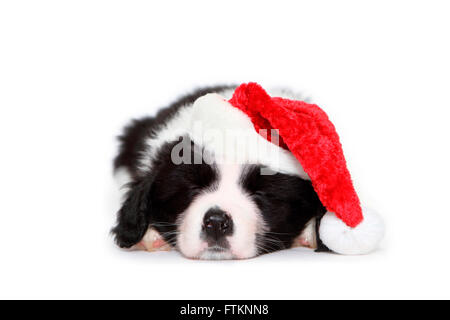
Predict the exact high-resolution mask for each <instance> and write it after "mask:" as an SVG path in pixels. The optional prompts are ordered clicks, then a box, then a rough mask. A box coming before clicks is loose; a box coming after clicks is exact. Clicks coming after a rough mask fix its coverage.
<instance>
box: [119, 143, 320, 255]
mask: <svg viewBox="0 0 450 320" xmlns="http://www.w3.org/2000/svg"><path fill="white" fill-rule="evenodd" d="M182 140H183V141H185V142H184V143H186V141H188V143H189V144H190V146H191V148H190V150H191V151H190V152H189V157H187V155H186V154H181V156H182V158H183V159H184V161H182V162H180V163H177V162H176V161H175V162H174V161H173V152H174V150H175V149H176V146H177V145H179V143H180V142H181V140H180V141H177V142H175V143H170V144H166V145H164V146H163V147H162V148H161V150H160V151H159V152H158V155H157V158H156V159H155V160H154V165H153V168H152V170H151V171H150V173H147V174H146V175H144V176H142V177H141V178H140V179H138V180H137V181H136V182H134V183H133V184H132V185H130V191H129V193H128V195H127V199H126V200H125V202H124V204H123V206H122V208H121V210H120V212H119V216H118V224H117V226H116V228H115V229H114V230H113V231H114V233H115V236H116V241H117V243H118V244H119V245H120V246H121V247H131V246H133V245H134V244H136V243H138V242H139V241H140V240H141V239H142V237H143V236H144V234H145V232H146V231H147V229H148V228H149V227H153V228H155V229H156V230H157V231H158V232H159V233H160V235H161V236H162V237H163V238H164V240H165V241H166V242H167V243H169V244H170V245H171V246H172V247H174V248H176V249H178V250H179V251H180V252H181V253H182V254H183V255H184V256H186V257H188V258H196V259H244V258H250V257H254V256H257V255H260V254H263V253H268V252H272V251H276V250H281V249H284V248H289V247H290V246H291V245H292V242H293V240H294V239H295V238H296V237H297V236H298V235H299V234H300V233H301V231H302V230H303V229H304V227H305V225H306V224H307V222H308V221H309V220H310V219H311V218H313V217H314V216H315V215H316V214H317V213H318V212H319V210H321V209H322V206H321V203H320V201H319V199H318V197H317V195H316V193H315V192H314V190H313V188H312V186H311V183H310V182H309V181H306V180H303V179H302V178H300V177H297V176H293V175H288V174H282V173H279V172H270V171H268V170H264V169H267V168H264V167H262V166H260V165H257V164H250V163H247V164H224V163H218V162H215V161H214V159H213V158H210V159H209V160H208V161H198V159H199V158H198V155H197V153H198V150H200V148H199V147H197V146H195V144H194V143H193V142H191V141H189V140H187V139H182ZM184 150H186V149H184ZM177 152H178V151H177ZM184 152H186V151H184ZM200 158H201V157H200Z"/></svg>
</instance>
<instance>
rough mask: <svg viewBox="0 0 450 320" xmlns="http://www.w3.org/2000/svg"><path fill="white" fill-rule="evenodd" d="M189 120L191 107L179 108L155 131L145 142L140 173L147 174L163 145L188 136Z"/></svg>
mask: <svg viewBox="0 0 450 320" xmlns="http://www.w3.org/2000/svg"><path fill="white" fill-rule="evenodd" d="M191 118H192V105H187V106H185V107H182V108H180V110H178V112H177V113H176V114H175V115H174V116H173V117H172V118H170V119H169V120H168V121H167V122H166V123H164V124H163V125H161V127H159V128H157V129H156V131H157V133H156V134H155V135H154V136H152V137H151V138H148V139H147V140H146V145H147V148H146V150H145V152H144V154H142V155H141V157H140V171H142V172H147V171H148V170H150V169H151V165H152V162H153V161H152V160H153V157H154V156H155V155H157V154H158V150H159V149H160V148H161V147H162V146H163V145H164V144H165V143H167V142H171V141H175V140H177V139H178V138H179V137H181V136H184V135H187V134H188V132H189V128H190V123H191Z"/></svg>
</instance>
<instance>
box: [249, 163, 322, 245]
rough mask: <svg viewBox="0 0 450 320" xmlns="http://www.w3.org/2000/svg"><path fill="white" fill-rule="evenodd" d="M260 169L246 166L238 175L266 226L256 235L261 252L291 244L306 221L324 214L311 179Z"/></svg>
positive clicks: (259, 167)
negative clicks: (241, 173) (240, 175)
mask: <svg viewBox="0 0 450 320" xmlns="http://www.w3.org/2000/svg"><path fill="white" fill-rule="evenodd" d="M261 169H262V167H261V166H256V165H254V166H248V167H247V168H246V169H245V170H244V172H243V175H242V177H241V184H242V186H243V188H244V190H245V191H246V192H247V193H248V194H249V195H250V196H251V197H252V198H253V199H254V201H255V203H256V204H257V205H258V208H259V210H260V212H261V214H262V216H263V218H264V220H265V222H266V225H267V227H268V230H267V232H266V233H265V234H261V235H258V246H259V247H260V250H261V251H262V252H261V253H263V252H272V251H276V250H280V249H285V248H290V247H291V245H292V243H293V240H294V239H295V238H296V237H298V236H299V235H300V233H301V232H302V231H303V229H304V228H305V226H306V224H307V223H308V221H309V220H311V219H312V218H314V217H316V216H317V215H320V214H322V215H323V213H325V208H324V207H323V206H322V204H321V202H320V200H319V198H318V196H317V194H316V192H315V191H314V189H313V187H312V185H311V182H310V181H307V180H303V179H301V178H299V177H296V176H292V175H287V174H282V173H274V174H271V175H262V174H261Z"/></svg>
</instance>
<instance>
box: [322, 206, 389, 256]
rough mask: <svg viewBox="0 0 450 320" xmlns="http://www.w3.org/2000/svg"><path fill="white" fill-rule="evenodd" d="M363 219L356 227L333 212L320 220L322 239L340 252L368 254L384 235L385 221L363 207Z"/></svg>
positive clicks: (329, 246)
mask: <svg viewBox="0 0 450 320" xmlns="http://www.w3.org/2000/svg"><path fill="white" fill-rule="evenodd" d="M363 216H364V219H363V221H362V222H361V223H360V224H359V225H357V226H356V227H354V228H351V227H349V226H347V225H346V224H345V223H344V222H343V221H342V220H340V219H339V218H338V217H336V215H335V214H334V213H332V212H327V213H326V214H325V215H324V216H323V217H322V219H321V221H320V227H319V237H320V240H322V242H323V243H324V244H325V245H326V246H327V247H328V248H329V249H330V250H332V251H334V252H336V253H340V254H348V255H350V254H352V255H356V254H367V253H370V252H371V251H373V250H375V249H376V248H377V246H378V244H379V243H380V241H381V239H382V238H383V235H384V223H383V220H382V219H381V217H380V216H379V215H378V214H376V213H375V212H373V211H370V210H368V209H365V208H363Z"/></svg>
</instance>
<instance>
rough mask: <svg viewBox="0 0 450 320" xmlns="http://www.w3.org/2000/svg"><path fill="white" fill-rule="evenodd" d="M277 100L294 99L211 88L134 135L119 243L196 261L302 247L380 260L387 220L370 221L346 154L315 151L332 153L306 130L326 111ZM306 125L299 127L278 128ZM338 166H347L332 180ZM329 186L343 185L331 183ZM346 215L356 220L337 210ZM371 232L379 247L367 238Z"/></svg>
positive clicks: (137, 123)
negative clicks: (377, 252) (371, 254)
mask: <svg viewBox="0 0 450 320" xmlns="http://www.w3.org/2000/svg"><path fill="white" fill-rule="evenodd" d="M275 94H277V95H278V96H279V97H285V98H272V97H270V96H269V95H268V94H267V93H266V92H265V91H264V90H263V89H262V88H261V87H260V86H259V85H257V84H254V83H249V84H243V85H241V86H239V87H238V88H236V86H219V87H210V88H204V89H200V90H197V91H196V92H194V93H192V94H190V95H187V96H185V97H182V98H181V99H179V100H178V101H176V102H175V103H173V104H172V105H170V106H169V107H167V108H165V109H162V110H161V111H159V112H158V113H157V114H156V116H154V117H147V118H143V119H139V120H134V121H133V122H132V123H131V124H130V125H128V126H127V127H126V128H125V131H124V133H123V135H122V136H121V137H120V150H119V154H118V156H117V158H116V159H115V163H114V166H115V170H116V174H117V175H118V176H120V177H122V179H124V180H125V181H126V182H127V184H126V189H128V190H127V193H126V195H125V197H124V202H123V205H122V208H121V209H120V210H119V212H118V218H117V225H116V227H115V228H114V229H113V233H114V236H115V240H116V242H117V244H118V245H119V246H120V247H122V248H132V249H144V250H148V251H153V250H170V249H172V248H174V249H176V250H178V251H179V252H181V253H182V254H183V255H184V256H186V257H188V258H194V259H245V258H251V257H255V256H257V255H260V254H264V253H269V252H273V251H277V250H282V249H286V248H291V247H293V246H298V245H302V246H306V247H311V248H317V249H318V251H328V250H329V249H328V247H329V248H330V249H332V250H333V251H335V252H339V253H366V252H368V251H371V250H373V248H374V247H375V246H376V243H378V241H379V240H380V238H381V235H382V223H381V220H379V218H378V217H377V216H374V215H371V214H369V215H368V216H369V218H368V217H367V215H366V214H365V215H364V219H363V216H362V211H361V209H360V207H359V200H358V198H357V197H356V199H355V196H356V193H355V192H354V189H353V185H352V184H351V180H350V176H349V174H348V171H347V170H346V168H345V161H344V168H342V159H343V155H342V159H341V158H340V157H339V156H340V154H339V152H337V151H336V150H331V151H332V152H331V155H332V156H330V155H327V154H326V153H324V152H323V151H324V149H323V148H318V147H317V146H319V147H321V146H322V144H324V145H325V146H327V148H330V147H329V145H331V146H332V147H333V146H334V144H332V143H331V144H330V141H329V139H328V137H327V136H328V135H329V133H327V132H325V133H323V132H322V131H323V130H322V129H321V127H320V126H319V128H320V130H321V132H319V133H320V134H319V135H317V134H316V132H315V130H316V131H317V128H316V127H317V126H316V127H314V126H311V125H309V123H308V121H310V120H309V119H310V118H313V119H314V117H313V116H312V113H314V112H316V109H315V108H318V107H317V106H315V105H310V104H307V103H304V102H300V101H297V100H295V96H293V95H292V94H290V93H289V92H278V93H275ZM287 97H288V98H290V99H287ZM278 99H279V100H278ZM286 102H295V103H297V102H298V103H301V105H298V107H297V105H294V104H293V105H290V104H289V103H286ZM286 106H287V107H286ZM311 106H312V107H311ZM319 110H320V109H319ZM283 112H284V113H285V114H283ZM311 112H312V113H311ZM296 117H297V118H298V119H296V120H298V122H299V125H295V126H292V125H291V124H289V126H287V127H286V126H285V123H282V122H281V123H280V122H279V119H285V118H286V119H288V120H289V119H291V118H296ZM299 117H302V118H299ZM305 117H306V118H305ZM305 119H306V120H305ZM300 120H301V121H300ZM319 120H320V119H319ZM326 120H328V118H327V119H326ZM277 121H278V123H276V122H277ZM314 121H315V120H314ZM314 123H315V122H314ZM319 124H320V121H319ZM333 129H334V127H333ZM296 131H299V132H296ZM292 132H293V133H292ZM323 136H325V139H322V138H323ZM305 137H306V138H307V139H306V138H305ZM331 137H332V138H334V136H333V134H332V133H331ZM327 139H328V140H327ZM302 141H303V142H304V144H303V145H302V146H300V148H299V147H298V144H299V142H302ZM338 142H339V141H338ZM338 145H339V148H340V144H339V143H338ZM293 150H294V151H293ZM298 150H300V151H298ZM318 150H319V154H317V153H318ZM325 151H326V150H325ZM338 151H340V149H339V150H338ZM308 153H310V154H311V153H312V154H313V156H311V155H308ZM341 153H342V152H341ZM336 154H337V156H336ZM317 156H319V157H320V158H319V159H316V158H317ZM308 157H309V158H308ZM311 157H312V158H311ZM305 159H306V160H305ZM311 160H314V161H315V162H317V165H316V164H313V165H311ZM330 163H331V164H332V166H333V167H336V165H335V164H336V163H337V167H338V168H337V170H336V169H333V168H331V174H330V170H329V167H330ZM339 166H341V167H339ZM317 168H325V169H317ZM305 169H306V170H305ZM327 169H328V171H326V170H327ZM321 170H322V171H321ZM323 170H325V171H323ZM333 170H335V171H333ZM323 175H329V176H331V177H332V178H334V179H335V180H336V181H337V182H333V181H331V182H330V181H325V183H324V182H323V180H324V179H323V178H321V177H322V176H323ZM311 176H313V177H314V179H311ZM311 180H312V182H311ZM349 183H350V184H349ZM335 184H336V185H335ZM339 188H340V189H342V190H343V192H342V190H341V191H339V190H337V189H339ZM327 189H332V191H333V190H337V191H336V192H340V193H339V194H338V193H336V192H334V193H333V192H331V193H330V191H329V190H327ZM336 198H339V199H337V200H335V199H336ZM324 200H325V201H324ZM339 201H340V202H339ZM324 202H326V203H324ZM341 207H345V208H346V210H347V211H348V209H349V208H350V211H352V212H350V213H351V214H348V212H345V214H342V213H341V212H339V213H341V214H339V213H337V211H339V210H334V211H333V212H331V210H330V208H331V209H340V208H341ZM358 207H359V211H358ZM326 208H327V209H328V212H327V209H326ZM324 215H325V216H324ZM342 218H344V219H342ZM324 222H325V223H324ZM324 224H325V226H323V225H324ZM321 225H322V226H321ZM330 230H331V231H330ZM361 230H362V232H361ZM367 230H370V232H369V233H371V234H372V236H369V237H364V235H365V234H367ZM373 230H374V231H375V233H374V232H373ZM361 233H362V234H363V237H362V239H363V241H361V237H359V235H360V234H361ZM373 234H376V236H373ZM340 235H344V236H343V237H342V236H341V237H339V236H340ZM349 235H350V237H349ZM336 237H337V238H338V240H336ZM355 237H356V238H355ZM323 239H325V241H323V242H322V240H323ZM330 239H331V240H330ZM355 239H356V240H357V241H356V242H357V243H356V245H355ZM324 242H326V244H324Z"/></svg>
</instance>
